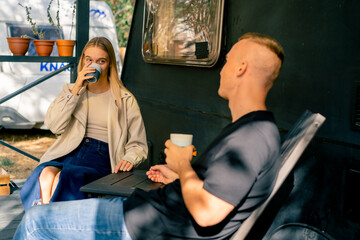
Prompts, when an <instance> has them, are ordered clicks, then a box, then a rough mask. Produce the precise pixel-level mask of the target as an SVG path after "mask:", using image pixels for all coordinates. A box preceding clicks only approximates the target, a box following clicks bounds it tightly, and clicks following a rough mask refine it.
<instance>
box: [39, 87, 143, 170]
mask: <svg viewBox="0 0 360 240" xmlns="http://www.w3.org/2000/svg"><path fill="white" fill-rule="evenodd" d="M72 87H73V84H65V85H64V87H63V90H62V92H61V93H60V94H59V96H57V98H56V99H55V100H54V101H53V102H52V103H51V105H50V107H49V109H48V111H47V113H46V117H45V125H46V126H47V127H48V128H49V129H50V130H51V131H52V132H53V133H54V134H61V135H60V137H59V138H58V139H57V140H56V141H55V143H54V144H53V145H52V146H51V147H50V148H49V149H48V151H47V152H46V153H45V154H44V155H43V156H42V157H41V159H40V163H42V162H47V161H50V160H54V159H57V158H59V157H62V156H64V155H66V154H68V153H70V152H71V151H73V150H74V149H75V148H77V147H78V146H79V145H80V143H81V141H82V140H83V138H84V136H85V131H86V124H87V113H88V104H87V90H86V88H82V89H81V90H80V92H79V94H78V95H73V94H72V93H71V92H70V89H72ZM84 99H85V101H83V100H84ZM107 118H108V144H109V152H110V162H111V169H112V171H114V168H115V166H116V164H117V163H118V162H119V161H120V160H126V161H129V162H131V163H132V164H134V166H135V167H136V166H138V165H139V164H140V163H141V162H143V161H144V160H145V159H146V157H147V153H148V146H147V143H146V133H145V127H144V123H143V120H142V117H141V113H140V109H139V106H138V104H137V102H136V99H135V97H134V96H133V95H131V94H129V93H128V92H126V91H121V108H118V106H117V105H116V99H115V97H114V95H113V93H112V94H111V101H110V102H109V113H108V116H107Z"/></svg>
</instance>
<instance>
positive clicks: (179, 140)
mask: <svg viewBox="0 0 360 240" xmlns="http://www.w3.org/2000/svg"><path fill="white" fill-rule="evenodd" d="M192 140H193V135H192V134H181V133H171V134H170V141H171V142H172V143H174V144H176V145H178V146H180V147H186V146H189V145H191V144H192Z"/></svg>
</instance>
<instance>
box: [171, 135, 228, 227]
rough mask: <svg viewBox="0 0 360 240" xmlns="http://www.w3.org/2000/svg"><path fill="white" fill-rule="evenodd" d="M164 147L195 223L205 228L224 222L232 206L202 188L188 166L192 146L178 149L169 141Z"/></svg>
mask: <svg viewBox="0 0 360 240" xmlns="http://www.w3.org/2000/svg"><path fill="white" fill-rule="evenodd" d="M165 146H166V149H165V154H166V162H167V164H168V166H169V167H170V168H171V169H172V170H173V171H175V172H176V173H177V174H178V175H179V178H180V184H181V191H182V195H183V198H184V201H185V205H186V207H187V209H188V210H189V212H190V214H191V215H192V217H193V218H194V220H195V221H196V223H197V224H199V225H200V226H202V227H207V226H212V225H215V224H218V223H220V222H221V221H222V220H224V219H225V217H226V216H227V215H228V214H229V213H230V212H231V211H232V210H233V209H234V206H233V205H231V204H230V203H228V202H225V201H224V200H222V199H220V198H218V197H216V196H214V195H213V194H211V193H209V192H208V191H206V190H205V189H204V188H203V185H204V182H203V181H202V180H201V179H200V178H199V177H198V175H197V174H196V172H195V171H194V169H193V168H192V167H191V164H190V162H191V159H192V152H193V149H194V146H187V147H179V146H177V145H175V144H173V143H171V142H170V140H168V141H166V143H165Z"/></svg>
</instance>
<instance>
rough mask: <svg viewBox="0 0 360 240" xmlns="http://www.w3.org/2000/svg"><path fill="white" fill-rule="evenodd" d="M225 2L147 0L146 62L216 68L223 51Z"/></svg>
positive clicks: (144, 43)
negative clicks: (222, 30)
mask: <svg viewBox="0 0 360 240" xmlns="http://www.w3.org/2000/svg"><path fill="white" fill-rule="evenodd" d="M223 4H224V3H223V0H146V1H145V8H144V28H143V49H142V51H143V57H144V60H145V61H146V62H155V63H168V64H181V65H198V66H213V65H214V64H215V63H216V61H217V59H218V57H219V52H220V42H221V28H222V15H223Z"/></svg>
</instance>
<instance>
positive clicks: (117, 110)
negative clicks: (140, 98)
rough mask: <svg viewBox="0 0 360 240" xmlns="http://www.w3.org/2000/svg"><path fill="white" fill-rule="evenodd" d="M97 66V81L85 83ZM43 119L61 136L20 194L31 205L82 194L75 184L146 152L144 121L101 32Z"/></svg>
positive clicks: (129, 164) (124, 166) (128, 164)
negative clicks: (93, 66) (120, 75)
mask: <svg viewBox="0 0 360 240" xmlns="http://www.w3.org/2000/svg"><path fill="white" fill-rule="evenodd" d="M91 63H97V64H99V65H100V66H101V75H100V77H99V79H98V81H97V82H88V79H90V78H91V76H86V74H88V73H91V72H95V69H94V68H92V67H88V66H89V65H90V64H91ZM45 124H46V126H48V128H49V129H50V130H51V131H52V132H53V133H54V134H60V137H59V138H58V139H57V140H56V142H55V143H54V144H53V145H52V146H51V147H50V148H49V150H48V151H47V152H46V153H45V154H44V155H43V156H42V158H41V159H40V163H41V164H40V165H39V166H38V167H37V168H36V169H35V170H34V171H33V172H32V173H31V175H30V176H29V178H28V179H27V181H26V182H25V184H24V186H23V188H22V190H21V192H20V195H21V200H22V202H23V205H24V208H25V210H27V209H28V208H30V207H31V206H33V205H38V204H47V203H49V202H55V201H66V200H75V199H83V198H85V195H84V194H83V193H82V192H80V191H79V189H80V187H81V186H83V185H84V184H87V183H89V182H91V181H94V180H96V179H98V178H101V177H103V176H105V175H107V174H109V173H111V172H115V173H116V172H118V171H130V170H131V169H132V168H133V167H136V166H137V165H139V164H140V163H141V162H142V161H143V160H145V158H146V157H147V151H148V148H147V143H146V134H145V128H144V123H143V120H142V117H141V113H140V109H139V106H138V104H137V102H136V100H135V97H134V96H133V95H132V94H131V93H130V92H129V91H128V90H127V89H126V88H125V87H124V86H123V84H122V83H121V81H120V80H119V77H118V72H117V67H116V58H115V53H114V49H113V47H112V44H111V42H110V41H109V40H107V39H106V38H104V37H96V38H93V39H91V40H90V41H89V42H88V43H87V44H86V45H85V47H84V50H83V52H82V54H81V58H80V62H79V65H78V77H77V79H76V82H75V84H65V85H64V87H63V90H62V92H61V93H60V95H59V96H58V97H57V98H56V99H55V100H54V101H53V103H52V104H51V105H50V107H49V109H48V112H47V114H46V118H45Z"/></svg>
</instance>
